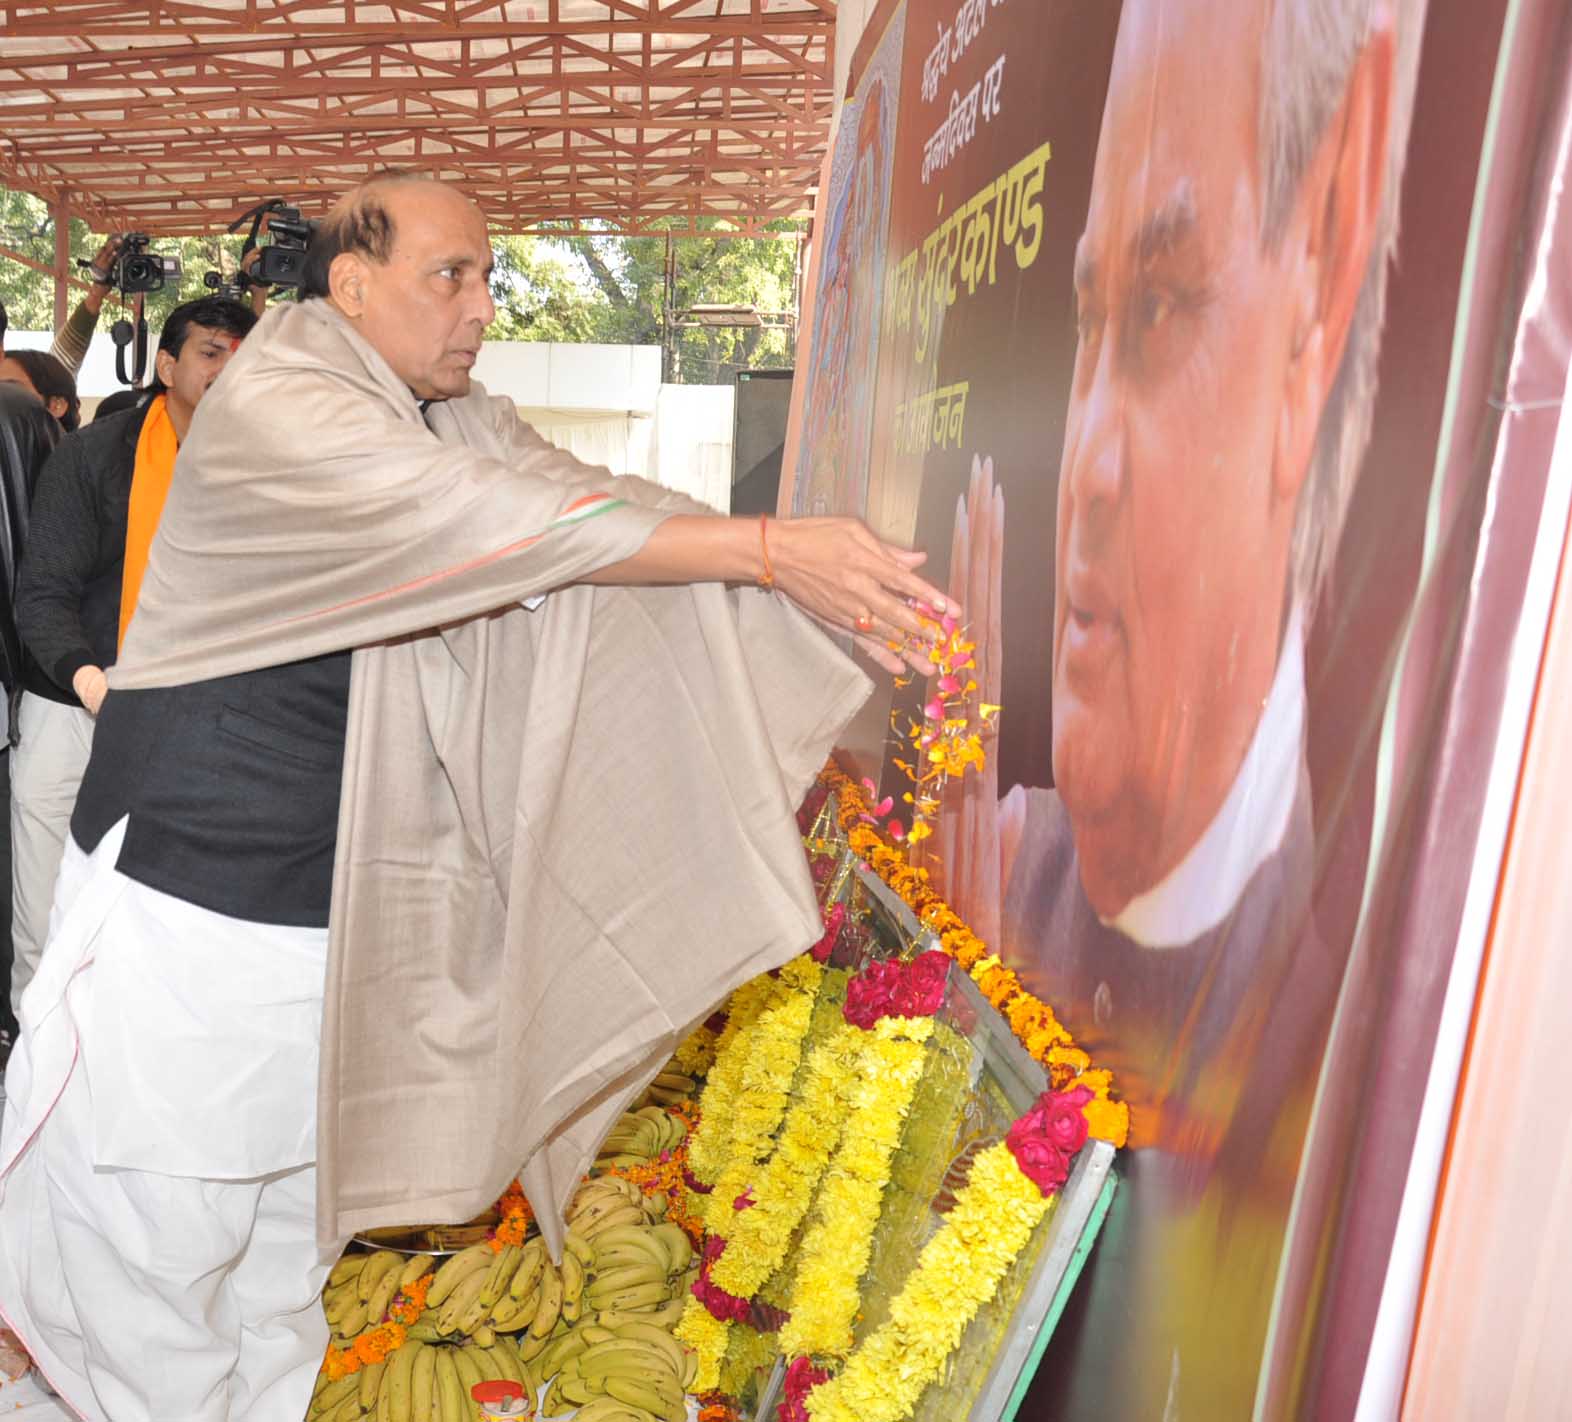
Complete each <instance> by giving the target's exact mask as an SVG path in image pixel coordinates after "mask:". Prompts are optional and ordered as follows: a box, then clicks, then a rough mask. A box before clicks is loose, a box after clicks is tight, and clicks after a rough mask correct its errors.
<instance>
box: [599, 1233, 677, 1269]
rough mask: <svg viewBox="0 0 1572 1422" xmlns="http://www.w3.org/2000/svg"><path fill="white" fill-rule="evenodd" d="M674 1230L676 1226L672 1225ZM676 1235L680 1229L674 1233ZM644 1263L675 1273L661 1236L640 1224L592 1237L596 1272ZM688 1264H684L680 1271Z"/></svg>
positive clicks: (668, 1250) (668, 1248) (667, 1247)
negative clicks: (593, 1238)
mask: <svg viewBox="0 0 1572 1422" xmlns="http://www.w3.org/2000/svg"><path fill="white" fill-rule="evenodd" d="M672 1228H673V1229H676V1228H677V1227H676V1226H675V1225H673V1226H672ZM677 1232H678V1233H679V1234H681V1233H682V1231H681V1230H677ZM635 1263H647V1264H650V1265H652V1266H653V1267H655V1268H657V1269H659V1270H660V1271H661V1273H662V1274H670V1273H672V1272H674V1270H673V1267H672V1258H671V1249H670V1247H669V1246H668V1245H667V1243H666V1241H665V1239H664V1237H663V1236H661V1235H659V1234H657V1233H656V1231H654V1230H653V1229H649V1228H646V1227H645V1226H642V1225H617V1226H616V1227H615V1228H612V1229H605V1230H602V1231H601V1232H600V1233H599V1234H598V1235H596V1236H595V1273H596V1274H597V1275H600V1274H605V1273H609V1272H610V1271H611V1270H612V1269H615V1268H617V1267H619V1266H620V1265H623V1264H635ZM686 1267H687V1261H686V1260H684V1261H683V1268H686Z"/></svg>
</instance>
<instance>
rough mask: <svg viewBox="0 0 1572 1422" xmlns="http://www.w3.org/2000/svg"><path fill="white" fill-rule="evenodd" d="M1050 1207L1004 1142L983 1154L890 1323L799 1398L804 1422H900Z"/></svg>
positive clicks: (902, 1294) (898, 1301)
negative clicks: (806, 1420) (805, 1414)
mask: <svg viewBox="0 0 1572 1422" xmlns="http://www.w3.org/2000/svg"><path fill="white" fill-rule="evenodd" d="M1051 1204H1052V1201H1051V1199H1048V1198H1045V1197H1044V1196H1043V1194H1042V1191H1041V1190H1039V1189H1038V1188H1037V1186H1036V1185H1035V1184H1033V1183H1032V1181H1030V1180H1029V1179H1027V1177H1026V1176H1025V1175H1023V1174H1022V1173H1021V1170H1020V1168H1019V1167H1018V1166H1017V1165H1016V1163H1015V1157H1014V1155H1013V1154H1012V1153H1011V1151H1010V1148H1009V1147H1008V1146H1007V1145H997V1146H993V1147H991V1148H990V1149H988V1150H986V1151H984V1152H982V1154H980V1155H979V1156H978V1157H977V1159H976V1161H975V1162H974V1163H973V1165H972V1169H971V1174H970V1177H969V1179H968V1181H967V1183H966V1186H965V1187H964V1188H963V1189H962V1190H961V1192H960V1194H959V1195H958V1196H957V1197H956V1201H955V1206H954V1208H953V1209H951V1211H950V1213H949V1216H948V1218H947V1219H946V1221H945V1223H944V1226H943V1228H941V1229H940V1230H939V1232H938V1233H937V1234H936V1235H934V1237H933V1238H932V1239H931V1240H929V1241H928V1243H927V1244H926V1245H925V1246H924V1247H923V1251H922V1255H921V1257H920V1258H919V1260H918V1263H917V1267H916V1268H915V1269H914V1270H913V1271H912V1273H911V1274H910V1275H909V1276H908V1278H907V1280H906V1283H905V1286H904V1287H903V1288H902V1289H901V1291H900V1293H899V1294H898V1295H897V1296H896V1297H895V1300H894V1301H893V1303H892V1304H891V1306H890V1317H889V1320H888V1321H887V1322H886V1323H884V1324H883V1325H882V1326H881V1327H879V1328H877V1329H876V1330H875V1331H874V1332H873V1333H872V1334H871V1335H870V1336H869V1337H868V1338H867V1339H866V1340H865V1341H864V1342H863V1343H862V1344H861V1345H860V1346H859V1347H858V1348H857V1349H856V1350H855V1351H854V1352H853V1353H852V1354H851V1356H850V1357H849V1358H848V1359H847V1361H846V1366H845V1367H844V1368H843V1369H842V1370H841V1372H840V1373H839V1374H837V1375H836V1376H835V1377H833V1378H831V1379H830V1380H829V1381H828V1382H824V1383H821V1384H819V1386H818V1387H816V1388H815V1389H814V1390H813V1391H812V1392H810V1393H809V1394H808V1398H807V1409H808V1416H809V1417H810V1418H812V1419H813V1422H903V1419H905V1418H908V1417H910V1416H911V1415H912V1413H913V1411H914V1410H915V1409H916V1407H917V1404H918V1402H919V1400H920V1399H921V1397H922V1394H923V1392H924V1391H925V1390H926V1389H927V1388H928V1386H929V1385H930V1384H932V1383H933V1382H935V1381H936V1380H937V1379H938V1377H939V1376H940V1374H941V1373H942V1372H943V1370H944V1365H945V1363H946V1361H947V1360H948V1358H949V1356H950V1354H951V1353H953V1352H954V1351H955V1350H956V1348H958V1347H959V1346H960V1343H961V1339H962V1337H963V1336H964V1334H965V1332H966V1329H967V1328H968V1326H969V1325H970V1324H971V1321H972V1320H973V1319H974V1318H975V1317H976V1316H977V1312H978V1310H979V1309H981V1308H982V1307H983V1305H984V1304H986V1303H987V1302H988V1300H989V1299H991V1298H992V1297H993V1296H994V1294H995V1292H996V1291H997V1290H998V1288H999V1284H1000V1283H1001V1281H1002V1280H1003V1279H1004V1276H1005V1274H1006V1273H1007V1272H1008V1271H1009V1268H1010V1266H1011V1265H1012V1264H1013V1263H1014V1262H1015V1259H1016V1257H1017V1256H1018V1255H1019V1254H1020V1253H1021V1251H1022V1250H1023V1249H1025V1248H1026V1246H1027V1244H1028V1243H1029V1242H1030V1240H1031V1237H1032V1232H1033V1231H1034V1230H1035V1229H1036V1228H1037V1226H1038V1224H1039V1223H1041V1221H1042V1219H1043V1217H1044V1216H1045V1215H1046V1214H1047V1213H1048V1210H1049V1208H1050V1206H1051Z"/></svg>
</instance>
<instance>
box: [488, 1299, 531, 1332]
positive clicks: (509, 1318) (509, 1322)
mask: <svg viewBox="0 0 1572 1422" xmlns="http://www.w3.org/2000/svg"><path fill="white" fill-rule="evenodd" d="M539 1309H540V1290H539V1289H536V1290H535V1292H534V1293H533V1294H531V1295H530V1296H529V1298H527V1299H503V1300H502V1302H501V1303H499V1304H497V1305H496V1306H495V1307H494V1308H493V1309H492V1310H491V1324H492V1327H493V1329H496V1330H500V1331H501V1332H503V1333H516V1332H518V1330H519V1329H521V1328H528V1327H529V1326H530V1324H531V1323H532V1322H534V1319H535V1314H536V1313H537V1312H538V1311H539Z"/></svg>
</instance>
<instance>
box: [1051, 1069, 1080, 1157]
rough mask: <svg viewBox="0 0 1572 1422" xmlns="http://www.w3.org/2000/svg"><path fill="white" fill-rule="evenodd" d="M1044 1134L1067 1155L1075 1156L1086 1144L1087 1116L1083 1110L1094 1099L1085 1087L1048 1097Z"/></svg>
mask: <svg viewBox="0 0 1572 1422" xmlns="http://www.w3.org/2000/svg"><path fill="white" fill-rule="evenodd" d="M1044 1099H1045V1101H1046V1107H1045V1119H1044V1121H1043V1127H1042V1129H1043V1134H1044V1135H1046V1136H1047V1137H1048V1139H1049V1140H1051V1141H1052V1142H1053V1143H1054V1144H1055V1145H1056V1146H1058V1147H1059V1149H1060V1150H1062V1151H1063V1152H1064V1153H1065V1154H1066V1155H1074V1154H1075V1153H1076V1151H1078V1150H1080V1148H1081V1147H1082V1146H1083V1145H1085V1144H1086V1135H1087V1126H1086V1114H1085V1112H1083V1111H1082V1110H1081V1108H1082V1107H1083V1106H1084V1105H1086V1103H1087V1102H1088V1101H1090V1100H1091V1099H1092V1093H1091V1092H1090V1091H1088V1090H1087V1089H1086V1088H1085V1087H1084V1086H1078V1087H1076V1089H1075V1090H1074V1091H1060V1092H1057V1093H1055V1094H1053V1095H1051V1096H1046V1097H1045V1098H1044Z"/></svg>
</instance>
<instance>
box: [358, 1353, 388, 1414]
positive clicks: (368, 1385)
mask: <svg viewBox="0 0 1572 1422" xmlns="http://www.w3.org/2000/svg"><path fill="white" fill-rule="evenodd" d="M387 1368H388V1365H387V1363H386V1362H381V1363H372V1364H370V1365H369V1366H368V1367H364V1368H362V1369H361V1370H360V1371H359V1372H358V1373H356V1374H355V1375H354V1376H355V1377H357V1378H358V1379H359V1380H360V1386H359V1388H358V1389H356V1392H357V1399H356V1400H357V1401H358V1402H359V1403H360V1410H361V1411H362V1412H370V1411H371V1409H372V1408H373V1407H375V1406H376V1405H377V1394H378V1393H379V1392H381V1390H382V1374H383V1373H385V1372H386V1371H387Z"/></svg>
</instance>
